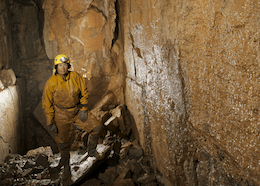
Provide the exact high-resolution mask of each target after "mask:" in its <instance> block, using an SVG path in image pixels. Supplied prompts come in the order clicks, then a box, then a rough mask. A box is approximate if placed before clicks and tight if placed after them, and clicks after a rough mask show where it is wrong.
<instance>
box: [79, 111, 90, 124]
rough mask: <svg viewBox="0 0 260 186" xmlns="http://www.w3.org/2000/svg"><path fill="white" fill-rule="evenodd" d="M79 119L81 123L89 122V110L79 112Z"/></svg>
mask: <svg viewBox="0 0 260 186" xmlns="http://www.w3.org/2000/svg"><path fill="white" fill-rule="evenodd" d="M79 119H80V121H82V122H85V121H87V119H88V111H87V110H81V111H80V112H79Z"/></svg>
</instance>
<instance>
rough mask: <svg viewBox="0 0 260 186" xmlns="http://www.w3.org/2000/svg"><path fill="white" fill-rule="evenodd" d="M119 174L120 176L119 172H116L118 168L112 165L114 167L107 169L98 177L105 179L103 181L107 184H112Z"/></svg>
mask: <svg viewBox="0 0 260 186" xmlns="http://www.w3.org/2000/svg"><path fill="white" fill-rule="evenodd" d="M117 176H118V174H117V172H116V168H115V167H112V168H108V169H106V170H105V172H104V173H99V175H98V179H100V180H101V181H103V183H105V184H112V183H113V182H114V181H115V179H116V178H117Z"/></svg>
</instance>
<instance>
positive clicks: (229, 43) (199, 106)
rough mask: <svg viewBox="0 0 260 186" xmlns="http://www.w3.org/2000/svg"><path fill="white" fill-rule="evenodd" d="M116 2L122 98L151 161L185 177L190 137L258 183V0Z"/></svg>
mask: <svg viewBox="0 0 260 186" xmlns="http://www.w3.org/2000/svg"><path fill="white" fill-rule="evenodd" d="M120 5H121V6H120V8H121V14H120V18H121V19H122V20H123V21H122V25H123V28H124V32H123V35H124V43H125V45H124V52H125V53H124V56H125V58H124V60H125V63H126V68H127V81H126V83H127V86H126V97H127V99H126V102H127V106H128V108H129V109H130V111H131V113H132V114H133V116H134V118H135V119H136V124H137V127H138V130H139V132H140V139H141V144H142V146H143V147H144V149H145V150H146V153H148V154H151V156H152V157H153V158H154V160H155V161H154V162H155V164H156V165H155V166H156V167H158V169H159V170H160V172H161V173H163V175H164V176H165V177H166V178H167V179H169V180H170V182H178V183H181V181H185V179H187V176H186V178H184V179H183V180H178V179H180V177H179V178H178V177H177V176H176V175H179V176H182V173H181V172H185V170H183V169H182V168H183V164H182V162H183V161H184V160H185V159H189V158H188V156H186V155H188V154H189V155H192V153H193V151H192V146H193V145H194V144H190V143H189V142H188V141H189V140H190V138H189V137H190V136H191V135H192V134H193V135H192V136H193V138H194V139H193V140H195V141H198V142H199V146H202V148H204V149H206V151H207V152H209V153H210V154H211V155H212V156H213V157H214V158H215V159H216V160H218V161H219V162H220V163H221V165H223V166H224V167H225V170H227V172H229V173H230V174H231V175H232V176H234V178H237V179H236V180H237V181H241V179H240V178H243V179H253V180H254V181H256V183H258V184H259V181H260V180H259V175H257V172H259V169H260V166H259V163H258V161H259V156H258V151H259V145H258V144H259V135H258V133H259V126H258V118H259V114H258V110H259V109H258V105H259V95H258V93H257V92H258V87H259V86H258V84H259V78H258V77H259V64H258V63H259V23H258V21H257V20H258V19H259V18H258V17H259V3H258V1H250V2H249V1H242V0H241V1H236V2H234V1H221V2H219V1H213V2H212V1H207V0H205V1H185V2H180V1H167V0H165V1H160V3H159V2H158V1H153V0H149V1H131V2H128V1H124V2H121V3H120ZM188 129H189V130H188ZM188 131H189V132H188ZM199 154H200V151H198V153H197V154H196V156H197V155H198V157H200V158H201V156H200V155H199ZM185 156H186V157H185ZM194 157H195V154H194ZM199 160H200V159H199ZM201 161H202V159H201ZM223 170H224V169H223ZM253 172H255V173H253ZM235 176H237V177H235ZM239 179H240V180H239ZM186 181H187V180H186Z"/></svg>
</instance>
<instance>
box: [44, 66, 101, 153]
mask: <svg viewBox="0 0 260 186" xmlns="http://www.w3.org/2000/svg"><path fill="white" fill-rule="evenodd" d="M87 103H88V91H87V88H86V86H85V81H84V79H83V77H82V76H81V75H79V74H78V73H76V72H72V71H69V72H68V75H67V76H66V79H65V80H64V79H63V78H62V77H61V76H60V75H58V74H56V75H52V77H50V79H49V80H48V81H47V82H46V85H45V88H44V91H43V95H42V109H43V112H44V114H45V116H46V123H47V125H50V124H51V123H52V122H55V124H56V126H57V128H58V133H57V134H56V139H55V141H56V143H57V144H58V147H59V148H61V147H62V144H64V145H65V146H64V145H63V147H62V149H60V151H64V150H68V148H69V143H70V140H71V136H72V133H73V125H74V124H75V125H77V126H79V127H80V128H81V129H82V130H84V131H87V132H89V133H90V132H91V131H92V130H93V129H94V128H95V127H97V126H98V125H99V124H100V122H99V121H98V120H97V119H96V118H95V117H94V116H93V115H92V114H91V113H90V112H88V120H87V121H86V122H81V121H80V119H79V111H80V110H87V107H86V104H87ZM59 144H60V146H59Z"/></svg>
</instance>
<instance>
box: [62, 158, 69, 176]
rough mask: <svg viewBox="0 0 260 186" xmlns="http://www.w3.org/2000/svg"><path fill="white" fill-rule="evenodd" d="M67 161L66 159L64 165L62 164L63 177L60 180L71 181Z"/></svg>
mask: <svg viewBox="0 0 260 186" xmlns="http://www.w3.org/2000/svg"><path fill="white" fill-rule="evenodd" d="M69 160H70V159H68V160H67V161H66V162H65V164H64V170H63V176H62V180H63V181H66V180H71V172H70V164H69Z"/></svg>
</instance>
